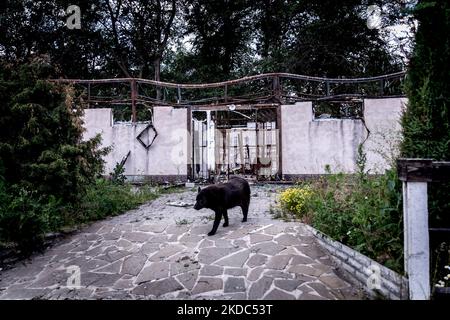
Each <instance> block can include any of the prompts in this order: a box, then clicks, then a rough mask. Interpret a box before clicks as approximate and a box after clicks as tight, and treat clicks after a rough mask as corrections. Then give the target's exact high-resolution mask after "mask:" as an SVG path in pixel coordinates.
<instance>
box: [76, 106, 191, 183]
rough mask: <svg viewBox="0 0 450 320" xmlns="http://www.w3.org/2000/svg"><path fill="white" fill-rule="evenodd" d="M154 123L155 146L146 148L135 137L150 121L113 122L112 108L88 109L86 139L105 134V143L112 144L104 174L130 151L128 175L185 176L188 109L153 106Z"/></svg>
mask: <svg viewBox="0 0 450 320" xmlns="http://www.w3.org/2000/svg"><path fill="white" fill-rule="evenodd" d="M153 123H154V126H155V128H156V131H157V132H158V136H157V137H156V139H155V141H154V143H153V145H152V146H151V147H150V148H149V149H148V150H147V149H146V148H144V147H143V146H142V145H141V144H140V143H139V141H138V140H137V139H136V137H137V136H138V135H139V133H140V132H141V131H142V130H143V129H145V127H146V126H147V123H136V124H134V125H133V124H131V123H116V124H113V119H112V110H111V109H109V108H105V109H86V110H85V115H84V125H85V128H86V131H85V133H84V138H85V139H89V138H91V137H93V136H94V135H95V134H97V133H100V134H101V135H102V146H104V147H106V146H111V147H112V151H111V152H110V153H109V154H108V155H107V156H106V157H105V161H106V164H105V172H104V173H105V174H108V173H110V172H111V171H112V170H113V168H114V167H115V165H116V163H118V162H120V161H121V160H122V159H123V157H125V156H126V154H127V153H128V151H131V153H130V156H129V157H128V159H127V161H126V163H125V175H157V176H158V175H162V176H165V175H186V174H187V161H188V152H187V151H188V150H187V146H188V139H189V137H188V131H187V110H186V109H175V108H171V107H154V108H153Z"/></svg>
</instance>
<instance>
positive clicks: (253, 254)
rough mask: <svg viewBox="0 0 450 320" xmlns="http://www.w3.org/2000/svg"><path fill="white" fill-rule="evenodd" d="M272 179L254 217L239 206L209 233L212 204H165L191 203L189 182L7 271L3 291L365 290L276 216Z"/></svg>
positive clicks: (279, 294)
mask: <svg viewBox="0 0 450 320" xmlns="http://www.w3.org/2000/svg"><path fill="white" fill-rule="evenodd" d="M274 188H275V187H273V186H260V187H253V188H252V199H251V206H250V211H249V219H248V222H247V223H242V222H241V219H242V215H241V212H240V208H235V209H233V210H231V211H230V212H229V218H230V226H229V227H227V228H223V227H222V226H221V227H219V229H218V231H217V233H216V235H214V236H212V237H208V236H206V233H207V232H209V231H210V229H211V227H212V220H211V219H212V217H213V213H212V212H211V211H209V210H206V209H204V210H201V211H196V210H194V209H192V208H191V207H188V208H183V207H174V206H170V205H167V202H169V201H185V202H189V203H193V202H194V200H195V192H192V191H186V192H183V193H174V194H168V195H164V196H162V197H161V198H159V199H157V200H155V201H153V202H152V203H150V204H146V205H143V206H141V207H140V208H139V209H136V210H132V211H129V212H127V213H126V214H123V215H121V216H117V217H113V218H110V219H106V220H104V221H100V222H96V223H94V224H92V225H91V226H89V227H87V228H86V229H84V230H83V231H81V232H78V233H77V234H75V235H72V236H70V237H68V238H67V239H65V240H63V241H62V242H60V243H58V244H57V245H55V246H54V247H52V248H50V249H48V250H47V251H46V252H44V253H43V254H40V255H36V256H35V257H33V258H32V259H31V260H30V261H27V262H23V263H20V264H18V265H17V266H16V267H15V268H13V269H9V270H6V271H3V272H1V271H0V299H283V300H284V299H315V300H316V299H358V298H361V297H362V295H361V293H360V292H358V291H357V290H355V289H353V288H352V287H351V286H350V285H349V284H348V283H347V282H346V281H344V280H343V279H341V278H340V277H339V276H337V275H336V273H335V270H334V268H333V265H332V262H331V261H330V258H329V257H328V256H327V255H326V254H325V253H324V252H323V251H322V250H321V248H320V247H319V246H318V245H317V244H316V243H315V241H314V239H313V236H312V235H311V234H310V233H309V231H308V230H306V229H305V228H304V226H303V225H302V224H300V223H293V222H289V223H286V222H283V221H281V220H275V219H272V217H271V215H270V213H269V207H270V205H271V204H273V203H274V201H275V196H276V194H275V192H274V191H275V190H274ZM71 266H72V267H71ZM73 266H75V267H73ZM70 268H74V269H72V270H76V269H77V268H79V271H80V286H79V287H75V288H74V287H71V286H67V283H68V279H69V277H70V276H71V275H70V273H68V271H70V270H71V269H70ZM72 272H73V271H72ZM72 279H74V276H72ZM71 283H72V284H74V282H69V285H70V284H71Z"/></svg>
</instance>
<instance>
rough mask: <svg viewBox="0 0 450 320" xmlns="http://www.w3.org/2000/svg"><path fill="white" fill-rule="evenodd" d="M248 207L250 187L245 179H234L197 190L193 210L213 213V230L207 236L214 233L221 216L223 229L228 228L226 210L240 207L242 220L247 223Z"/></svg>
mask: <svg viewBox="0 0 450 320" xmlns="http://www.w3.org/2000/svg"><path fill="white" fill-rule="evenodd" d="M249 205H250V186H249V184H248V182H247V181H246V180H245V179H242V178H239V177H234V178H231V179H230V180H229V181H228V182H227V183H221V184H215V185H211V186H208V187H206V188H204V189H200V188H198V194H197V199H196V202H195V205H194V209H196V210H200V209H202V208H207V209H211V210H213V211H214V213H215V217H214V224H213V228H212V230H211V232H210V233H208V236H212V235H214V234H215V233H216V231H217V228H218V227H219V223H220V220H221V219H222V216H223V217H224V220H225V223H224V224H223V226H224V227H228V213H227V210H228V209H231V208H234V207H237V206H239V207H241V208H242V214H243V215H244V218H243V219H242V222H246V221H247V214H248V206H249Z"/></svg>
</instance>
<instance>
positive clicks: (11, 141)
mask: <svg viewBox="0 0 450 320" xmlns="http://www.w3.org/2000/svg"><path fill="white" fill-rule="evenodd" d="M52 72H53V71H52V68H51V67H50V65H49V64H48V63H47V62H46V60H45V59H43V58H36V59H34V60H33V61H32V62H31V63H28V64H21V65H20V66H14V65H5V64H3V63H2V64H0V100H1V101H2V103H1V104H0V137H1V140H0V167H1V170H0V173H1V175H2V178H1V179H0V180H1V181H0V182H1V185H2V186H1V187H0V193H2V194H3V196H2V197H6V198H7V201H2V203H1V204H0V240H1V239H6V240H16V241H21V242H22V244H23V243H25V244H24V246H25V247H29V246H30V245H35V244H37V243H35V242H36V237H39V236H40V235H41V234H42V232H44V231H46V230H48V229H54V228H55V227H57V226H58V224H60V223H63V222H64V221H63V213H62V212H61V210H63V209H64V208H63V207H67V206H71V205H74V204H76V203H77V202H78V201H79V200H80V199H81V198H82V197H83V196H84V194H85V193H86V189H87V188H88V187H89V185H91V184H92V183H93V182H94V181H95V178H96V177H97V176H98V175H99V174H100V173H101V172H102V170H103V160H102V156H103V155H105V154H106V152H107V151H108V150H107V149H99V148H98V146H99V144H100V136H96V137H95V138H93V139H90V140H86V141H84V140H83V139H82V134H83V131H84V129H83V127H82V120H81V115H82V110H83V109H82V108H81V106H80V105H78V104H77V103H76V102H75V101H76V100H75V98H74V96H75V93H74V91H73V90H72V88H70V87H64V86H58V85H54V84H52V83H50V82H48V81H47V80H46V79H47V78H48V77H49V76H51V75H52ZM58 211H59V212H58Z"/></svg>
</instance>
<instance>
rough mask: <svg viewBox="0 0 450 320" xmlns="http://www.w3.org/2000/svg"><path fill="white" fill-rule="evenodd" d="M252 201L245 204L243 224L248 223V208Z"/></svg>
mask: <svg viewBox="0 0 450 320" xmlns="http://www.w3.org/2000/svg"><path fill="white" fill-rule="evenodd" d="M249 204H250V201H248V202H246V203H243V204H242V206H241V208H242V214H243V215H244V218H243V219H242V222H247V214H248V207H249Z"/></svg>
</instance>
